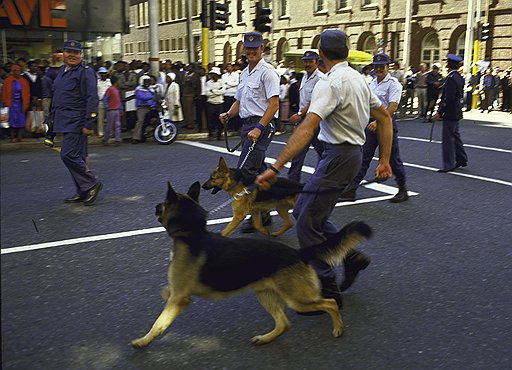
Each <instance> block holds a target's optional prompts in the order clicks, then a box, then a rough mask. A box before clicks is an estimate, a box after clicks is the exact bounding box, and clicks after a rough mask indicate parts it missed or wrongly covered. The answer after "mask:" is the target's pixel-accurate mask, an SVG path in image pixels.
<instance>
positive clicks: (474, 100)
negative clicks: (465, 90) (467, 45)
mask: <svg viewBox="0 0 512 370" xmlns="http://www.w3.org/2000/svg"><path fill="white" fill-rule="evenodd" d="M481 17H482V0H476V17H475V25H476V30H477V35H476V37H475V41H474V43H473V70H472V74H473V76H476V74H477V72H478V66H477V65H476V63H477V62H478V58H479V55H478V54H479V52H480V45H479V41H480V24H481V21H480V18H481ZM477 107H478V90H477V88H476V86H473V95H472V99H471V109H476V108H477Z"/></svg>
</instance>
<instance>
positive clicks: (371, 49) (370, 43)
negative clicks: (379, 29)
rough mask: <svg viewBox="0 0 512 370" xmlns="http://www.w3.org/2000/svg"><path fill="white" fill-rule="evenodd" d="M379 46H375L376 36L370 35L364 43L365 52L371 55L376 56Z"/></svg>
mask: <svg viewBox="0 0 512 370" xmlns="http://www.w3.org/2000/svg"><path fill="white" fill-rule="evenodd" d="M375 49H377V45H376V44H375V36H373V35H369V36H368V37H367V38H366V40H364V42H363V51H364V52H367V53H369V54H374V53H375Z"/></svg>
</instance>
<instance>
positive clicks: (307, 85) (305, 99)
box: [299, 68, 324, 109]
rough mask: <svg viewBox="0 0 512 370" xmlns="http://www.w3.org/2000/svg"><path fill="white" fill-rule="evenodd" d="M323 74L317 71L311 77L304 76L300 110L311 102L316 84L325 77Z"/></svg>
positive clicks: (300, 95)
mask: <svg viewBox="0 0 512 370" xmlns="http://www.w3.org/2000/svg"><path fill="white" fill-rule="evenodd" d="M323 75H324V74H323V73H322V72H321V71H319V70H318V68H317V69H315V71H314V72H313V73H312V74H311V76H304V77H303V78H302V80H301V81H300V87H299V109H302V108H304V107H306V106H307V105H308V104H309V103H310V102H311V95H312V94H313V89H314V88H315V85H316V83H317V82H318V81H319V80H320V79H321V78H322V77H323Z"/></svg>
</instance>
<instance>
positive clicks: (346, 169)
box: [293, 143, 361, 279]
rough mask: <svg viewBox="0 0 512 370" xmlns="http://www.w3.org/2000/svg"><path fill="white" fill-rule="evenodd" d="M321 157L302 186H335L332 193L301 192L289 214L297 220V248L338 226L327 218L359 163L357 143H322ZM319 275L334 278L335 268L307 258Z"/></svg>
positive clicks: (323, 237)
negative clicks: (291, 213)
mask: <svg viewBox="0 0 512 370" xmlns="http://www.w3.org/2000/svg"><path fill="white" fill-rule="evenodd" d="M323 145H324V151H323V153H322V158H321V159H320V162H318V165H317V167H316V169H315V173H314V174H313V175H312V176H311V177H310V178H309V179H308V181H307V182H306V185H305V186H304V190H306V191H319V190H324V189H331V188H339V189H340V191H339V192H337V193H336V192H332V193H320V194H315V193H313V194H311V193H301V194H300V195H299V197H298V198H297V202H296V203H295V206H294V207H293V217H295V219H296V220H297V225H296V226H295V229H296V230H297V238H298V239H299V246H300V248H306V247H309V246H312V245H316V244H320V243H322V242H324V241H325V240H326V239H327V238H328V237H329V236H330V235H332V234H334V233H337V232H338V231H339V228H338V227H337V226H336V225H334V224H333V223H332V222H331V221H329V217H330V215H331V213H332V211H333V209H334V206H335V205H336V202H337V201H338V197H339V195H340V193H341V192H342V190H343V188H344V187H345V186H347V185H348V184H349V183H350V181H351V180H352V179H353V178H354V176H355V175H356V173H357V170H358V168H359V165H360V164H361V147H360V146H359V145H352V144H347V143H345V144H337V145H334V144H327V143H323ZM311 264H312V266H313V267H314V268H315V270H316V272H317V274H318V276H319V277H320V278H327V279H329V278H335V277H336V274H335V271H334V270H333V269H332V268H331V266H329V265H328V264H327V263H325V262H323V261H319V260H314V261H311Z"/></svg>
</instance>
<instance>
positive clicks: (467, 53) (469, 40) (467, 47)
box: [464, 0, 475, 74]
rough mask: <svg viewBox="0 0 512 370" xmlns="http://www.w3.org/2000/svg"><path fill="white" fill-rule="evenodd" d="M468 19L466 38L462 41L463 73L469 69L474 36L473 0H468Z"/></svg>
mask: <svg viewBox="0 0 512 370" xmlns="http://www.w3.org/2000/svg"><path fill="white" fill-rule="evenodd" d="M467 17H468V19H467V22H466V40H465V41H464V74H466V73H468V72H469V71H471V56H472V52H471V51H472V49H473V37H474V19H475V0H468V15H467Z"/></svg>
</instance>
